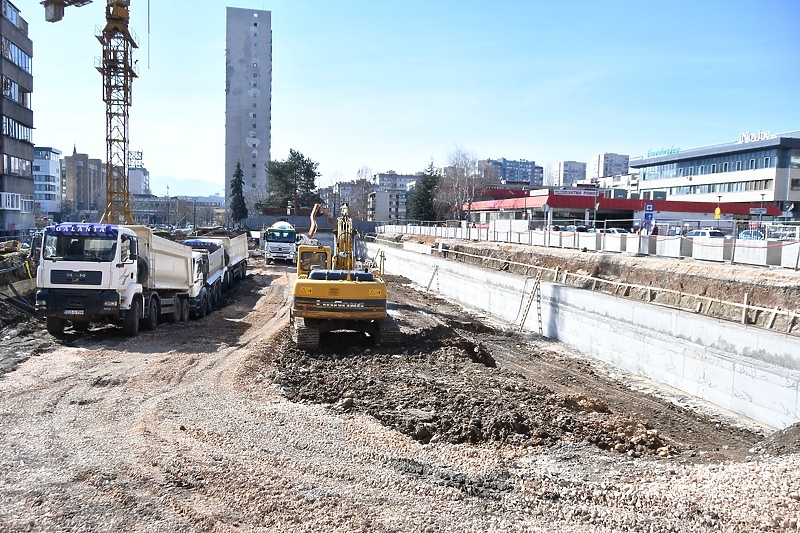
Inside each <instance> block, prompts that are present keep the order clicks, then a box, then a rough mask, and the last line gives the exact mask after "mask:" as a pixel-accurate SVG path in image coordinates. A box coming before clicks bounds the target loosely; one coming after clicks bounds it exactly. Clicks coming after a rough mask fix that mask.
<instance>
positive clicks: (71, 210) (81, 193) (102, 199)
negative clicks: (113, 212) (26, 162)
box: [61, 147, 106, 222]
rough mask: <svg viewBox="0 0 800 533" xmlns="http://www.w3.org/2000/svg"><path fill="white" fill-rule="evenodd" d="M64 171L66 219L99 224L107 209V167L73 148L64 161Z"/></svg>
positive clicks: (98, 160)
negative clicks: (84, 220)
mask: <svg viewBox="0 0 800 533" xmlns="http://www.w3.org/2000/svg"><path fill="white" fill-rule="evenodd" d="M61 170H62V179H63V196H62V204H61V206H62V210H63V211H64V215H65V217H67V218H66V220H69V219H72V220H83V219H86V220H89V221H92V222H99V221H100V218H101V217H102V216H103V213H104V212H105V208H106V164H105V163H104V162H102V161H101V160H100V159H92V158H90V157H89V156H88V155H87V154H79V153H78V151H77V148H75V147H73V148H72V155H70V156H66V157H64V158H63V159H62V160H61Z"/></svg>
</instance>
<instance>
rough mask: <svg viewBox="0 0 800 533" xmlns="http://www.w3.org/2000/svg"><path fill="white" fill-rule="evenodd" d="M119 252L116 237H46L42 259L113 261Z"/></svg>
mask: <svg viewBox="0 0 800 533" xmlns="http://www.w3.org/2000/svg"><path fill="white" fill-rule="evenodd" d="M116 250H117V239H116V238H114V237H84V236H78V235H45V237H44V243H43V245H42V259H52V260H66V261H104V262H105V261H112V260H113V259H114V254H115V252H116Z"/></svg>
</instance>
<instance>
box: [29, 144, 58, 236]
mask: <svg viewBox="0 0 800 533" xmlns="http://www.w3.org/2000/svg"><path fill="white" fill-rule="evenodd" d="M60 160H61V150H57V149H55V148H52V147H50V146H37V147H36V148H34V150H33V183H34V202H35V207H36V215H37V217H41V218H42V219H44V218H47V219H49V220H54V221H58V222H60V221H61V217H60V214H61V199H62V195H63V194H65V189H64V185H63V184H62V179H61V162H60Z"/></svg>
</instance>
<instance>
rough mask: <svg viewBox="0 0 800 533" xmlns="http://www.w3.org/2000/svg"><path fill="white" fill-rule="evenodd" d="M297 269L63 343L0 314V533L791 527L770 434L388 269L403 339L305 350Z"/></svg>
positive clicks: (777, 442)
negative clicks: (215, 302) (138, 323)
mask: <svg viewBox="0 0 800 533" xmlns="http://www.w3.org/2000/svg"><path fill="white" fill-rule="evenodd" d="M293 279H294V272H293V270H292V268H291V267H290V266H284V265H266V264H265V263H263V262H262V261H254V262H253V264H252V265H251V268H250V271H249V274H248V276H247V278H246V279H245V280H244V281H243V282H242V283H240V284H239V285H238V286H237V287H236V288H235V289H234V290H232V291H231V292H229V293H227V296H226V297H225V300H224V301H223V303H222V305H221V306H220V307H219V308H218V309H216V310H215V311H214V312H213V313H212V314H210V315H208V316H207V317H205V318H203V319H201V320H196V321H190V322H186V323H179V324H161V325H159V327H158V328H157V329H156V331H154V332H143V333H141V334H140V335H139V336H138V337H135V338H129V337H125V336H123V335H122V333H121V331H120V330H118V329H116V328H114V327H111V326H105V325H95V326H92V328H91V329H90V331H89V332H87V333H78V332H74V331H72V330H71V329H70V328H68V329H67V331H66V332H65V334H64V335H63V336H62V337H60V338H58V339H55V338H53V337H51V336H50V335H48V334H47V333H46V332H45V331H44V327H43V325H41V324H40V323H39V322H37V321H35V320H34V319H32V318H25V316H24V315H23V314H22V313H19V314H14V313H11V312H10V311H7V310H6V309H5V308H4V310H3V319H2V332H0V338H2V339H3V343H2V348H1V349H0V371H1V372H2V377H1V378H0V449H2V452H0V502H2V504H0V530H3V531H546V530H560V531H611V530H633V531H638V530H641V531H687V530H693V531H706V530H707V531H744V530H756V529H782V528H785V529H790V528H793V527H797V521H798V519H800V481H798V479H797V476H796V472H797V469H798V467H800V455H798V452H800V437H799V435H800V429H798V428H797V427H796V426H793V427H790V428H787V429H785V430H782V431H778V432H773V431H771V430H769V429H767V428H764V427H762V426H759V425H757V424H755V423H753V422H751V421H748V420H744V419H741V418H739V417H736V416H734V415H733V414H731V413H723V412H720V411H719V410H717V409H715V408H714V407H713V406H710V405H707V404H703V403H702V402H699V401H697V400H694V399H692V398H690V397H688V396H686V395H681V394H678V393H675V392H674V391H671V390H668V389H666V388H663V387H659V386H658V385H656V384H654V383H650V382H647V381H646V380H644V379H640V378H636V377H634V376H632V375H628V374H625V373H623V372H620V371H618V370H615V369H613V368H610V367H607V366H605V365H602V364H600V363H598V362H595V361H592V360H590V359H588V358H586V357H584V356H582V355H581V354H579V353H575V352H574V351H572V350H571V349H569V348H568V347H566V346H563V345H560V344H558V343H555V342H552V341H549V340H548V339H545V338H541V337H538V336H521V335H519V334H517V333H514V332H512V330H511V329H509V328H506V327H504V326H503V325H502V324H498V323H496V322H494V321H493V320H491V319H489V318H488V317H483V316H479V315H476V314H475V313H474V312H472V311H471V310H468V309H462V308H460V307H458V306H456V305H453V304H452V303H449V302H447V301H444V300H442V299H439V298H437V297H436V296H435V295H433V294H431V293H428V292H425V291H424V290H423V289H422V288H420V287H415V286H413V285H412V284H410V283H409V282H408V280H405V279H403V278H398V277H392V276H389V277H388V287H389V303H390V311H391V313H392V315H393V316H394V317H395V320H397V321H398V323H399V324H400V327H401V330H402V334H403V342H402V345H401V346H399V347H393V348H388V349H387V348H382V347H381V346H379V345H374V344H373V342H372V341H371V339H370V338H369V337H368V336H366V335H364V334H360V333H359V334H356V333H349V332H339V333H330V334H323V335H322V336H321V340H320V345H321V349H320V350H319V351H317V352H313V353H310V352H305V351H301V350H297V349H295V348H294V347H293V345H292V343H291V340H290V336H289V332H288V326H287V325H288V318H289V317H288V313H289V303H290V299H291V283H292V281H293Z"/></svg>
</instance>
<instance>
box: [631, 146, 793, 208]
mask: <svg viewBox="0 0 800 533" xmlns="http://www.w3.org/2000/svg"><path fill="white" fill-rule="evenodd" d="M653 153H654V152H652V151H651V154H653ZM655 154H657V155H651V156H650V157H642V158H638V159H635V160H634V161H632V162H631V168H632V169H633V170H635V171H637V172H638V180H637V181H636V183H635V185H636V189H637V190H638V191H639V193H640V197H642V198H645V197H647V196H651V195H652V194H655V193H656V192H660V193H661V194H664V195H666V198H667V199H669V200H682V201H692V202H760V203H762V204H763V203H771V204H776V205H778V206H779V207H780V208H781V209H782V210H783V212H784V213H785V216H787V217H792V218H798V216H800V131H793V132H788V133H780V134H772V133H771V132H769V131H759V132H757V133H751V132H743V133H740V134H739V136H738V138H737V139H735V140H732V141H731V142H728V143H724V144H717V145H713V146H707V147H703V148H694V149H690V150H681V149H670V150H661V151H658V152H655Z"/></svg>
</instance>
